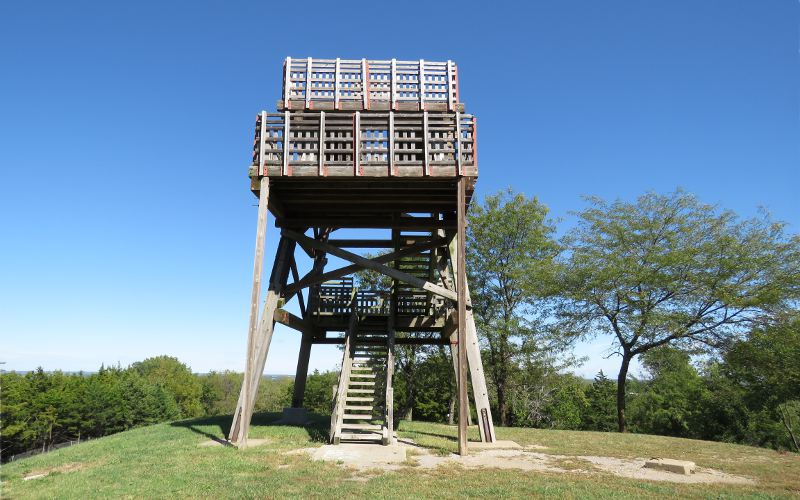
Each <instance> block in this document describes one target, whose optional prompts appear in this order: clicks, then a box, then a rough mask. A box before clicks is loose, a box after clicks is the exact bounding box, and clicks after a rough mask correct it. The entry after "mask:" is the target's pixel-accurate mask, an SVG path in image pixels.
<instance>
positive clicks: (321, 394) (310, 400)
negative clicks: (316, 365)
mask: <svg viewBox="0 0 800 500" xmlns="http://www.w3.org/2000/svg"><path fill="white" fill-rule="evenodd" d="M338 381H339V372H338V371H326V372H321V373H320V371H319V370H314V372H313V373H311V374H309V375H308V378H307V379H306V391H305V395H304V398H303V401H304V402H303V406H304V407H306V408H308V409H309V410H311V411H313V412H315V413H321V414H323V415H326V414H330V412H331V410H332V409H333V386H335V385H336V384H337V383H338ZM291 390H292V388H291V387H289V388H288V389H287V394H288V395H291ZM290 397H291V396H290Z"/></svg>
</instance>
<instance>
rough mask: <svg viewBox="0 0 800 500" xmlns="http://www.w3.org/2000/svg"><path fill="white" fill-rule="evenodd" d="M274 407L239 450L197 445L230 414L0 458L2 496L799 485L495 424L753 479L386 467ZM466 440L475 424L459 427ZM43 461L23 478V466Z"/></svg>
mask: <svg viewBox="0 0 800 500" xmlns="http://www.w3.org/2000/svg"><path fill="white" fill-rule="evenodd" d="M277 417H278V415H276V414H264V415H257V416H256V418H255V419H254V426H253V427H252V431H251V437H253V438H268V439H269V440H270V442H269V443H268V444H266V445H263V446H259V447H254V448H251V449H247V450H241V451H240V450H236V449H233V448H229V447H210V448H203V447H198V444H199V443H201V442H202V441H206V440H208V439H209V438H211V437H214V438H221V437H223V436H224V433H225V431H226V430H227V425H228V422H229V420H230V417H216V418H207V419H199V420H191V421H183V422H175V423H172V424H159V425H154V426H150V427H144V428H141V429H134V430H131V431H128V432H124V433H121V434H117V435H114V436H108V437H105V438H102V439H97V440H94V441H90V442H87V443H84V444H80V445H77V446H73V447H70V448H64V449H61V450H58V451H55V452H52V453H49V454H46V455H39V456H36V457H32V458H29V459H26V460H21V461H19V462H13V463H10V464H6V465H4V466H3V467H2V469H0V477H1V478H2V490H0V496H2V498H108V497H123V498H142V497H146V498H153V497H155V498H173V497H205V498H214V497H224V498H227V497H245V498H247V497H270V498H275V497H278V498H286V497H303V498H307V497H339V498H346V497H348V496H349V497H359V498H362V497H369V498H376V497H384V498H386V497H389V498H408V497H432V498H444V497H454V496H470V497H486V496H492V497H531V496H553V497H559V498H561V497H567V498H642V497H664V496H672V497H675V496H681V497H686V496H692V497H706V498H708V497H715V498H720V497H723V498H731V497H743V496H753V497H760V498H775V497H792V496H798V495H800V456H798V455H796V454H780V453H777V452H774V451H771V450H765V449H759V448H751V447H746V446H739V445H732V444H725V443H712V442H706V441H693V440H688V439H674V438H665V437H659V436H645V435H633V434H626V435H620V434H611V433H608V434H607V433H595V432H574V431H546V430H537V429H514V428H498V429H497V435H498V438H499V439H511V440H514V441H517V442H518V443H520V444H523V445H528V444H536V445H540V446H547V447H548V450H546V452H547V453H553V454H559V455H603V456H611V457H620V458H626V457H628V458H633V457H650V456H669V457H671V458H685V459H689V460H693V461H695V462H697V464H698V465H699V466H700V467H713V468H715V469H719V470H722V471H723V472H728V473H731V474H737V475H744V476H747V477H750V478H753V479H755V480H756V481H757V482H758V484H757V485H755V486H735V485H682V484H673V483H664V482H649V481H640V480H634V479H624V478H619V477H615V476H612V475H609V474H593V475H587V474H585V473H580V471H579V470H576V471H575V472H574V473H562V474H558V473H541V472H522V471H514V470H498V469H488V468H487V469H480V470H465V469H460V468H443V467H441V468H439V469H435V470H426V469H422V468H419V467H414V465H413V461H412V460H409V463H408V466H407V467H405V468H404V469H402V470H401V471H399V472H396V473H385V474H378V475H374V473H371V474H369V477H370V479H369V480H368V481H365V482H364V481H353V478H354V477H355V476H356V475H357V473H356V472H353V471H351V470H347V469H343V468H341V467H338V466H337V465H336V464H332V463H321V462H312V461H311V460H309V459H308V458H307V457H305V456H304V455H287V454H285V453H284V452H285V451H288V450H291V449H295V448H302V447H309V446H319V445H321V444H323V442H324V441H325V439H326V435H327V425H328V423H329V420H328V418H327V417H318V418H317V419H316V421H315V424H314V425H309V426H307V427H288V426H278V425H270V422H272V421H274V420H275V419H276V418H277ZM399 434H400V436H402V437H409V438H412V439H414V440H415V441H416V442H417V443H419V444H422V445H424V446H427V447H430V448H433V449H434V452H439V453H445V452H446V451H454V450H455V449H456V441H455V436H456V429H455V428H454V427H449V426H446V425H440V424H431V423H423V422H401V423H400V426H399ZM470 438H471V439H477V438H478V435H477V430H476V429H471V430H470ZM40 472H50V474H49V475H48V476H46V477H44V478H41V479H34V480H30V481H23V480H22V478H23V477H24V476H26V475H28V474H32V473H40Z"/></svg>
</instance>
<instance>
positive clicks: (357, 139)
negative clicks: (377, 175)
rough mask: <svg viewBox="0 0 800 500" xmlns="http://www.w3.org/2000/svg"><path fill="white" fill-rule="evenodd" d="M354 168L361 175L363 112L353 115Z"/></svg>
mask: <svg viewBox="0 0 800 500" xmlns="http://www.w3.org/2000/svg"><path fill="white" fill-rule="evenodd" d="M353 168H354V169H355V174H356V175H361V112H360V111H356V112H355V114H354V116H353Z"/></svg>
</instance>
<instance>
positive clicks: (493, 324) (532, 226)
mask: <svg viewBox="0 0 800 500" xmlns="http://www.w3.org/2000/svg"><path fill="white" fill-rule="evenodd" d="M547 213H548V209H547V207H545V206H544V205H542V204H541V203H540V202H539V200H537V199H536V198H526V197H525V196H524V195H523V194H515V193H514V192H513V191H511V190H510V189H509V190H506V191H501V192H499V193H497V194H495V195H492V196H487V197H486V198H485V199H484V202H483V204H478V203H473V204H472V205H471V207H470V212H469V227H468V233H467V248H466V253H467V272H468V277H469V285H470V288H471V290H470V294H471V296H472V310H473V312H474V314H475V320H476V326H477V329H478V332H479V333H480V334H481V336H482V337H483V338H482V340H483V344H484V345H485V347H486V353H487V354H488V359H485V362H487V372H488V373H489V375H490V377H491V378H492V380H493V382H494V385H495V388H496V390H497V407H498V413H499V417H500V423H501V425H509V423H510V416H511V411H510V406H509V396H510V395H509V390H510V382H511V377H512V373H513V371H514V369H515V368H514V367H515V364H516V363H519V361H520V358H521V357H524V356H525V354H526V353H530V352H531V351H532V350H533V349H535V346H534V342H533V340H534V339H535V338H536V334H537V328H536V326H535V324H534V323H533V322H532V319H531V318H532V317H533V315H532V312H533V311H532V309H533V306H534V300H535V299H536V298H538V297H541V296H544V295H545V294H546V290H545V288H544V285H545V284H546V283H549V282H550V280H549V279H548V277H549V276H550V274H551V272H552V262H553V259H554V258H555V256H556V255H557V254H558V250H559V247H558V245H557V244H556V242H555V241H554V239H553V234H554V233H555V226H554V225H553V223H552V222H551V221H549V220H547Z"/></svg>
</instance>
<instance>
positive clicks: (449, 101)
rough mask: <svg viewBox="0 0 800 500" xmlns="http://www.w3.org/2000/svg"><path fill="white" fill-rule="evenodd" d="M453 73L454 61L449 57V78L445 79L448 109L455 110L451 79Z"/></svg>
mask: <svg viewBox="0 0 800 500" xmlns="http://www.w3.org/2000/svg"><path fill="white" fill-rule="evenodd" d="M452 73H453V61H451V60H450V59H448V60H447V78H445V80H446V81H447V110H448V111H454V106H453V82H452V81H451V79H452Z"/></svg>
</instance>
